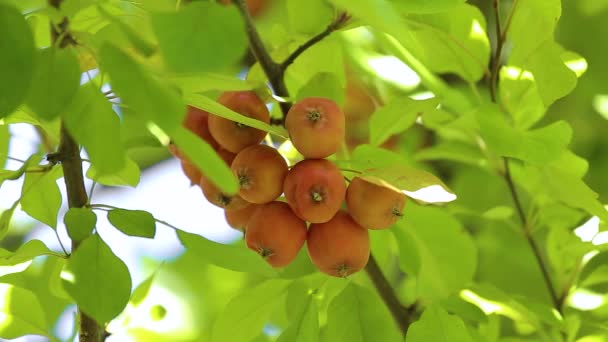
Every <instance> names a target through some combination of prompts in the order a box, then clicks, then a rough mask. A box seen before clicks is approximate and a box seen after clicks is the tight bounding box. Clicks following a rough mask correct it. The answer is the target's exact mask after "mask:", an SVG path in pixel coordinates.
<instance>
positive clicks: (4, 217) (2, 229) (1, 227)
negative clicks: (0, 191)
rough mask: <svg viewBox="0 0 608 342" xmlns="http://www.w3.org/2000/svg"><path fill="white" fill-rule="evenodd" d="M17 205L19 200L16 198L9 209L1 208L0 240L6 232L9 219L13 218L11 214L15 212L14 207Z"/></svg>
mask: <svg viewBox="0 0 608 342" xmlns="http://www.w3.org/2000/svg"><path fill="white" fill-rule="evenodd" d="M18 205H19V200H16V201H15V202H14V203H13V205H12V206H11V207H10V208H9V209H6V210H3V211H2V214H0V240H2V239H3V238H4V237H5V236H6V233H8V228H9V227H10V223H11V219H12V218H13V214H14V213H15V209H17V206H18Z"/></svg>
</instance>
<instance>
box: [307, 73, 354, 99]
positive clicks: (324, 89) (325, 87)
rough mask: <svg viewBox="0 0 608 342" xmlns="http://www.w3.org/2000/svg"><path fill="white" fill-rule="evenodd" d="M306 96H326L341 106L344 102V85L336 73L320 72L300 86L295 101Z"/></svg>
mask: <svg viewBox="0 0 608 342" xmlns="http://www.w3.org/2000/svg"><path fill="white" fill-rule="evenodd" d="M307 97H324V98H328V99H331V100H333V101H334V102H336V103H337V104H338V105H339V106H342V105H343V104H344V86H343V84H342V83H341V82H340V79H339V78H338V76H336V74H334V73H330V72H320V73H318V74H316V75H315V76H313V77H312V78H311V79H310V80H308V83H306V84H305V85H304V86H302V88H300V90H299V91H298V96H296V101H299V100H301V99H304V98H307Z"/></svg>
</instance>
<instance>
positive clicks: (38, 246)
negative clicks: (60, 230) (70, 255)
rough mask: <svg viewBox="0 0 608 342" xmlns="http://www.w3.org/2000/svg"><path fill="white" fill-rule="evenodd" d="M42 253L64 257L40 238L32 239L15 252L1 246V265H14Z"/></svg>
mask: <svg viewBox="0 0 608 342" xmlns="http://www.w3.org/2000/svg"><path fill="white" fill-rule="evenodd" d="M41 255H53V256H60V257H63V255H62V254H57V253H55V252H53V251H52V250H50V249H49V248H48V247H47V246H46V245H45V244H44V242H42V241H40V240H30V241H28V242H26V243H25V244H24V245H22V246H21V247H19V249H17V250H16V251H15V252H10V251H7V250H6V249H2V248H0V266H14V265H17V264H20V263H22V262H25V261H29V260H32V259H34V258H35V257H37V256H41Z"/></svg>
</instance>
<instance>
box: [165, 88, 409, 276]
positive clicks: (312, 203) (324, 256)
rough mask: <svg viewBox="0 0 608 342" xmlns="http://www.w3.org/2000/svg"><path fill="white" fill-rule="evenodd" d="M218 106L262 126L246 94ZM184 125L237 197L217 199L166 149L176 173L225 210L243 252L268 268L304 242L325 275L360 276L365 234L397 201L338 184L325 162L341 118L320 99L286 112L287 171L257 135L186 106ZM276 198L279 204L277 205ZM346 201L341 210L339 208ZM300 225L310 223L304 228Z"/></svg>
mask: <svg viewBox="0 0 608 342" xmlns="http://www.w3.org/2000/svg"><path fill="white" fill-rule="evenodd" d="M218 102H219V103H221V104H222V105H224V106H226V107H227V108H229V109H231V110H233V111H235V112H237V113H240V114H242V115H244V116H247V117H249V118H252V119H255V120H260V121H262V122H265V123H269V122H270V115H269V112H268V109H267V107H266V105H265V103H264V102H263V101H262V100H261V99H260V98H259V97H258V96H257V95H256V94H255V93H254V92H250V91H240V92H225V93H224V94H222V95H221V96H220V98H219V99H218ZM184 126H185V127H186V128H188V129H190V130H191V131H193V132H194V133H195V134H197V135H198V136H200V137H201V138H202V139H204V140H206V141H207V142H208V143H209V144H210V145H211V146H213V147H214V148H215V149H216V151H217V152H218V154H219V155H220V156H221V157H222V159H224V161H225V162H226V163H227V164H228V165H229V166H230V168H231V170H232V172H233V173H234V175H235V176H236V178H237V179H238V182H239V185H240V190H239V192H238V194H234V195H229V194H225V193H222V192H221V191H220V190H219V189H218V188H217V187H216V186H215V185H213V184H212V183H211V182H210V181H209V180H207V179H206V178H205V177H204V176H202V175H201V173H200V171H199V170H198V169H197V168H196V167H195V166H194V165H193V164H192V163H190V162H189V161H188V160H187V159H185V158H183V157H181V156H180V153H179V151H178V150H177V149H176V148H175V147H174V148H173V153H174V154H175V155H176V156H178V157H180V159H181V163H182V168H183V171H184V173H185V174H186V176H188V178H189V179H190V180H191V182H192V183H193V184H198V185H200V187H201V189H202V191H203V194H204V196H205V197H206V198H207V200H208V201H209V202H211V203H213V204H215V205H217V206H219V207H222V208H224V209H225V215H226V220H227V222H228V223H229V224H230V226H232V227H233V228H235V229H239V230H242V231H243V232H245V240H246V243H247V246H248V247H249V248H250V249H252V250H254V251H255V252H257V253H258V254H259V255H261V256H262V257H263V258H264V259H265V260H266V261H267V262H268V263H269V264H270V265H272V266H273V267H285V266H287V265H288V264H289V263H291V262H292V261H293V260H294V259H295V257H296V256H297V254H298V253H299V251H300V249H301V248H302V247H303V245H304V243H305V242H306V244H307V249H308V255H309V256H310V259H311V261H312V262H313V264H314V265H315V266H316V267H317V268H318V269H319V270H320V271H322V272H324V273H327V274H329V275H332V276H337V277H346V276H348V275H350V274H352V273H354V272H357V271H359V270H361V269H362V268H363V267H365V265H366V264H367V261H368V259H369V254H370V243H369V233H368V229H383V228H387V227H389V226H391V225H392V224H394V223H395V221H396V220H397V219H398V218H399V217H400V216H401V215H402V211H403V208H404V206H405V199H406V197H405V195H404V194H403V193H401V192H399V191H395V190H393V189H391V188H388V187H383V186H380V185H377V184H375V183H372V182H369V181H367V180H365V179H364V178H362V177H355V178H354V179H352V180H351V181H350V183H349V185H348V187H347V186H346V180H345V178H344V176H343V175H342V173H341V171H340V169H339V168H338V167H337V166H336V165H335V164H334V163H333V162H332V161H330V160H328V159H325V158H327V157H329V156H331V155H332V154H334V153H336V152H337V151H338V149H339V148H340V146H341V144H342V143H343V141H344V134H345V132H344V131H345V118H344V114H343V112H342V110H341V109H340V107H339V106H338V105H337V104H336V103H335V102H333V101H332V100H329V99H325V98H315V97H311V98H305V99H303V100H301V101H299V102H297V103H295V104H294V105H293V106H292V107H291V109H290V110H289V112H288V114H287V116H286V120H285V126H286V128H287V131H288V133H289V137H290V140H291V142H292V144H293V146H294V147H295V148H296V149H297V150H298V152H300V154H302V156H304V159H303V160H302V161H300V162H298V163H296V164H295V165H294V166H293V167H291V169H290V168H289V167H288V165H287V163H286V161H285V159H284V158H283V157H282V156H281V155H280V154H279V152H278V151H277V150H276V149H274V148H273V147H270V146H267V145H261V144H260V143H261V142H262V141H263V140H264V137H265V135H266V133H265V132H263V131H260V130H258V129H255V128H252V127H249V126H247V125H243V124H240V123H236V122H234V121H230V120H227V119H224V118H221V117H219V116H215V115H209V114H208V113H206V112H204V111H201V110H199V109H196V108H194V107H189V108H188V114H187V116H186V118H185V120H184ZM281 194H283V195H284V197H285V202H282V201H279V200H278V198H279V197H280V196H281ZM343 202H346V208H347V209H343V208H342V204H343ZM307 222H308V223H310V224H309V225H308V227H307Z"/></svg>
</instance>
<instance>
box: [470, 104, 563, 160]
mask: <svg viewBox="0 0 608 342" xmlns="http://www.w3.org/2000/svg"><path fill="white" fill-rule="evenodd" d="M477 121H478V122H479V126H480V129H481V135H482V137H483V139H484V140H485V142H486V144H487V145H488V147H489V149H490V150H491V151H492V152H494V153H496V154H498V155H499V156H505V157H511V158H517V159H521V160H524V161H528V162H531V163H539V164H542V163H547V162H550V161H552V160H555V159H558V158H559V157H561V155H562V153H564V151H565V150H566V146H567V145H568V143H569V142H570V139H571V137H572V129H571V128H570V125H568V123H566V122H565V121H558V122H555V123H553V124H550V125H548V126H545V127H542V128H539V129H536V130H532V131H521V130H519V129H516V128H513V127H512V126H511V125H509V124H508V123H507V120H506V119H505V117H504V116H503V115H502V113H500V112H499V110H498V109H497V107H496V106H485V107H483V108H482V109H480V110H479V111H478V112H477Z"/></svg>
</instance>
